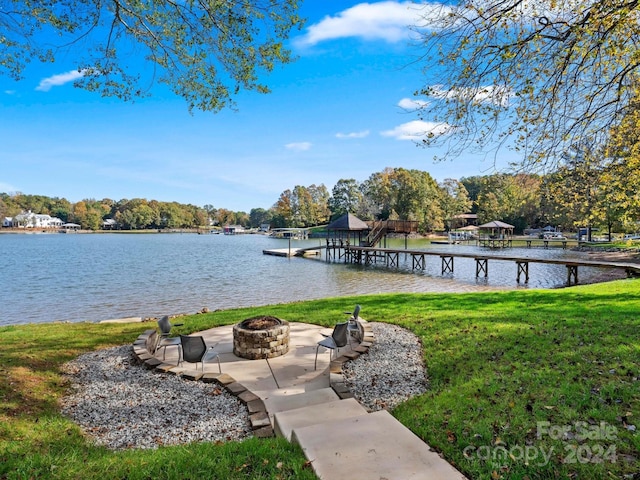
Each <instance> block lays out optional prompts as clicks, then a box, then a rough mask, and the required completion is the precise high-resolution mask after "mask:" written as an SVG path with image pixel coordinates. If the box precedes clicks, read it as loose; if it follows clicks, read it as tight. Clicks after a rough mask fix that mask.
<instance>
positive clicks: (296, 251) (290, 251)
mask: <svg viewBox="0 0 640 480" xmlns="http://www.w3.org/2000/svg"><path fill="white" fill-rule="evenodd" d="M323 248H326V247H324V246H322V245H320V246H317V247H306V248H270V249H266V250H262V253H263V255H273V256H276V257H304V256H309V255H311V256H318V255H320V250H322V249H323Z"/></svg>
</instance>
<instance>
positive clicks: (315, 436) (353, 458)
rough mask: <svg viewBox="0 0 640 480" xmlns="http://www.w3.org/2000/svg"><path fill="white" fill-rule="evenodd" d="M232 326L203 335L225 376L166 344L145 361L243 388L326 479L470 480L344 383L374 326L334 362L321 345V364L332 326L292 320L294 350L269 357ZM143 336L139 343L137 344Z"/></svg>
mask: <svg viewBox="0 0 640 480" xmlns="http://www.w3.org/2000/svg"><path fill="white" fill-rule="evenodd" d="M232 329H233V327H232V326H224V327H217V328H212V329H210V330H205V331H202V332H199V333H197V335H202V336H203V337H204V339H205V342H206V343H207V346H213V347H214V348H215V350H216V351H217V352H218V353H219V354H220V361H221V366H222V372H223V375H219V374H218V365H217V363H216V362H215V361H214V362H208V363H206V366H205V370H204V372H205V375H204V376H202V375H199V374H196V373H195V372H194V371H193V369H192V366H190V365H189V364H183V365H181V366H180V367H177V366H176V363H177V360H178V351H177V348H172V347H169V348H167V351H166V359H165V361H162V354H159V356H160V359H158V358H151V359H147V360H146V362H148V364H149V365H150V366H153V367H154V368H159V369H161V370H163V371H169V372H172V373H176V374H180V375H185V376H187V377H189V376H190V377H191V378H193V379H202V380H204V381H207V379H215V381H219V382H221V383H223V384H225V383H226V384H227V386H228V388H230V390H231V391H235V393H240V392H242V393H241V394H242V395H244V398H245V399H246V400H248V402H246V403H248V405H250V404H251V402H253V404H254V405H255V404H256V403H263V404H264V407H265V409H266V414H265V413H264V412H258V413H254V414H253V415H259V414H262V415H263V416H264V417H265V418H260V417H258V422H259V421H262V420H264V424H265V425H266V424H267V421H266V420H267V417H268V425H269V427H267V428H268V431H269V432H271V431H273V432H275V434H276V435H279V436H283V437H285V438H287V439H288V440H289V441H291V442H295V443H298V444H299V445H300V446H301V448H302V450H303V451H304V453H305V456H306V457H307V459H308V460H309V461H310V463H311V465H312V467H313V469H314V471H315V473H316V474H317V475H318V477H319V478H321V479H326V480H341V479H349V480H359V479H362V480H370V479H386V480H393V479H397V480H407V479H431V480H439V479H442V480H444V479H447V480H449V479H464V478H465V477H464V476H463V475H462V474H461V473H460V472H458V471H457V470H456V469H455V468H453V467H452V466H451V465H450V464H449V463H447V462H446V461H445V460H444V459H442V458H441V457H440V456H439V455H438V454H437V453H435V452H433V451H432V450H431V448H430V447H429V446H428V445H427V444H425V443H424V442H423V441H422V440H421V439H420V438H419V437H417V436H416V435H414V434H413V433H412V432H411V431H410V430H409V429H407V428H406V427H404V426H403V425H402V424H401V423H400V422H398V421H397V420H396V419H395V418H394V417H393V416H392V415H390V414H389V413H388V412H386V411H379V412H374V413H370V412H368V411H367V410H366V409H365V408H364V407H363V406H361V405H360V404H359V403H358V402H357V401H356V400H355V399H354V398H353V395H352V394H351V393H350V392H349V391H348V389H346V387H345V386H344V379H343V377H342V373H341V372H342V368H341V366H342V364H343V363H344V362H346V361H349V360H351V359H353V358H357V357H358V356H359V355H360V354H361V353H365V352H366V351H367V348H368V346H369V345H370V343H369V341H372V340H374V339H373V338H372V337H371V336H370V335H371V334H370V329H367V331H368V332H369V333H368V334H367V335H369V336H368V337H365V341H364V342H363V343H362V345H360V346H358V345H357V344H356V345H352V347H353V348H350V347H349V346H347V347H344V348H342V349H341V350H340V355H341V356H340V357H339V358H337V359H335V360H334V361H331V362H330V360H329V352H328V350H326V349H324V348H322V347H321V348H320V351H319V353H318V368H317V370H315V369H314V361H315V354H316V344H317V342H318V341H319V340H321V339H322V338H323V337H322V335H320V332H323V333H327V334H330V333H331V330H330V329H326V328H322V327H319V326H317V325H310V324H304V323H291V324H290V341H289V352H288V353H287V354H285V355H283V356H280V357H276V358H273V359H268V360H246V359H243V358H239V357H237V356H236V355H234V354H233V331H232ZM194 335H196V334H194ZM141 337H142V336H141ZM143 341H144V339H142V338H141V339H140V340H139V341H137V342H136V344H137V345H138V347H140V345H142V343H143ZM136 344H134V349H135V348H136ZM141 350H142V349H141V348H139V350H138V351H137V353H138V352H139V351H141ZM184 365H186V367H185V366H184ZM238 385H239V386H238ZM258 399H259V400H258ZM249 410H250V414H252V409H251V408H250V409H249ZM257 426H260V424H259V423H258V425H257ZM263 431H264V429H263Z"/></svg>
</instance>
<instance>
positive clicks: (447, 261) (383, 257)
mask: <svg viewBox="0 0 640 480" xmlns="http://www.w3.org/2000/svg"><path fill="white" fill-rule="evenodd" d="M400 254H405V255H410V256H411V258H412V262H411V265H412V270H416V269H420V270H424V269H425V268H426V257H428V256H437V257H440V259H441V262H442V274H445V273H453V267H454V261H453V260H454V258H456V257H459V258H472V259H474V260H475V262H476V277H480V276H484V277H488V275H489V260H492V261H507V262H509V261H510V262H515V263H516V265H517V275H516V281H517V282H518V283H520V280H521V278H522V279H523V281H524V283H528V282H529V264H530V263H542V264H552V265H565V266H566V267H567V285H576V284H577V283H578V267H594V268H616V269H623V270H624V271H625V272H626V274H627V276H640V265H637V264H633V263H625V262H605V261H596V260H582V259H579V258H575V259H569V258H563V259H545V258H531V257H522V256H515V255H508V256H507V255H491V254H489V255H485V254H475V253H464V252H459V253H451V252H438V251H433V250H402V249H391V248H373V247H355V246H350V247H348V248H346V249H345V253H344V259H345V263H347V262H349V263H353V264H358V265H365V266H367V265H372V264H375V263H378V262H379V261H380V262H384V263H385V265H386V266H388V267H398V266H399V256H400Z"/></svg>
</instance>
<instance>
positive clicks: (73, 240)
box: [0, 234, 599, 325]
mask: <svg viewBox="0 0 640 480" xmlns="http://www.w3.org/2000/svg"><path fill="white" fill-rule="evenodd" d="M321 242H322V240H317V239H316V240H305V241H292V243H291V246H292V247H293V248H296V247H304V246H313V245H319V244H321ZM404 242H405V241H404V239H394V240H390V241H389V242H388V244H387V246H388V247H389V248H404V246H405V243H404ZM288 245H289V244H288V240H282V239H274V238H270V237H266V236H262V235H237V236H225V235H196V234H148V235H133V234H104V235H98V234H96V235H82V234H76V235H60V234H41V235H11V234H3V235H0V258H2V259H3V265H2V277H1V279H0V305H2V308H1V310H0V325H7V324H18V323H29V322H49V321H54V320H69V321H84V320H88V321H96V320H103V319H109V318H120V317H133V316H141V317H151V316H153V317H155V316H160V315H164V314H174V313H181V312H184V313H194V312H196V311H199V310H201V309H202V308H203V307H206V308H208V309H209V310H215V309H226V308H233V307H240V306H254V305H266V304H274V303H283V302H290V301H296V300H305V299H315V298H323V297H337V296H345V295H358V294H367V293H390V292H470V291H480V290H491V289H505V288H509V289H513V288H550V287H556V286H560V285H562V284H563V282H564V281H566V276H567V272H566V267H564V266H563V265H540V264H534V263H532V264H530V266H529V275H530V280H529V284H528V285H526V286H524V285H518V284H517V283H516V265H515V263H514V262H511V261H491V260H490V261H489V276H488V278H487V279H485V278H484V277H483V278H479V279H476V278H475V261H474V260H473V259H462V258H456V259H455V265H454V267H455V268H454V273H453V274H445V275H442V274H441V269H442V266H441V260H440V257H438V256H433V257H427V261H426V268H425V270H424V271H415V272H413V271H412V270H411V257H408V258H404V257H407V256H405V255H400V266H399V267H398V268H393V269H389V268H386V267H384V266H382V265H377V266H376V265H374V266H372V267H362V266H357V265H345V264H343V263H340V262H334V263H327V262H325V261H324V255H322V256H321V257H319V258H317V259H308V258H282V257H274V256H270V255H263V254H262V250H263V249H268V248H287V247H288ZM407 246H408V248H409V249H423V248H429V249H431V250H436V251H442V252H447V251H449V252H452V253H454V252H462V251H465V252H482V251H483V252H485V253H486V250H481V249H479V248H478V247H475V246H465V245H433V246H430V245H429V244H428V242H427V241H425V240H415V239H409V240H408V241H407ZM491 253H492V254H500V253H501V252H500V251H492V252H491ZM503 254H505V255H511V256H513V255H516V254H517V255H521V256H528V257H533V256H535V257H542V258H563V257H571V258H576V257H580V256H581V254H579V253H577V252H572V251H569V250H566V251H565V250H561V249H548V250H545V249H541V248H538V249H509V250H508V251H505V252H503ZM582 256H584V254H582ZM597 273H599V272H598V269H594V268H582V267H581V268H580V273H579V278H580V281H581V282H583V281H588V280H589V278H591V277H593V276H594V275H596V274H597Z"/></svg>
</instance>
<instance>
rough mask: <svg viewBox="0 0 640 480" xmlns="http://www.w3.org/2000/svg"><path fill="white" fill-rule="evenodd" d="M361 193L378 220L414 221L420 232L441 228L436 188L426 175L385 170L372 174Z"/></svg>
mask: <svg viewBox="0 0 640 480" xmlns="http://www.w3.org/2000/svg"><path fill="white" fill-rule="evenodd" d="M363 189H364V191H365V195H366V197H367V198H368V199H369V200H370V201H371V203H372V204H374V205H377V211H378V218H380V219H382V220H386V219H395V218H397V219H399V220H416V221H418V222H419V225H420V227H419V228H420V229H421V230H422V231H432V230H436V229H440V228H442V227H443V226H444V223H443V218H442V210H441V209H440V191H439V189H438V184H437V183H436V181H435V180H434V179H433V178H432V177H431V175H429V174H428V173H427V172H423V171H420V170H407V169H404V168H385V169H384V171H382V172H377V173H374V174H372V175H371V176H370V177H369V178H368V179H367V180H366V181H365V182H364V184H363Z"/></svg>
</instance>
